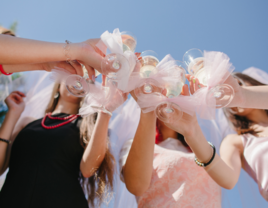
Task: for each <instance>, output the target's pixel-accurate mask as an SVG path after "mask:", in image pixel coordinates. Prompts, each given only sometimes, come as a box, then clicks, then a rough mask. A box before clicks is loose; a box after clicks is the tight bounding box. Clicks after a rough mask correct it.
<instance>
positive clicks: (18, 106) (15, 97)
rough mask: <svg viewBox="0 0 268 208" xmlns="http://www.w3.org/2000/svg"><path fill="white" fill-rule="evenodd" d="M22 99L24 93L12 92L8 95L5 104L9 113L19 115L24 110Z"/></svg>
mask: <svg viewBox="0 0 268 208" xmlns="http://www.w3.org/2000/svg"><path fill="white" fill-rule="evenodd" d="M24 97H25V94H24V93H22V92H19V91H14V92H12V93H10V95H9V96H8V97H7V98H6V99H5V103H6V104H7V106H8V108H9V110H10V111H11V112H14V113H16V114H18V115H20V114H21V113H22V112H23V110H24V108H25V103H24V100H23V98H24Z"/></svg>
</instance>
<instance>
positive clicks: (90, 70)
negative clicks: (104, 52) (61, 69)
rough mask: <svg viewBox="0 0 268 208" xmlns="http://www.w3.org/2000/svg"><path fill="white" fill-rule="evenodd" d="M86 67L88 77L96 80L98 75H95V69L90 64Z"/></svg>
mask: <svg viewBox="0 0 268 208" xmlns="http://www.w3.org/2000/svg"><path fill="white" fill-rule="evenodd" d="M85 68H86V70H87V74H88V78H89V79H90V80H92V81H93V82H95V80H96V76H95V69H94V68H93V67H91V66H89V65H85Z"/></svg>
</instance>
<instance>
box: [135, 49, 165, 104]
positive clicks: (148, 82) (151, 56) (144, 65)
mask: <svg viewBox="0 0 268 208" xmlns="http://www.w3.org/2000/svg"><path fill="white" fill-rule="evenodd" d="M140 57H141V60H140V63H141V68H140V76H141V77H142V78H144V79H143V80H142V81H141V82H140V83H139V84H138V86H137V88H136V89H135V90H134V93H135V95H136V96H137V98H138V99H141V98H142V97H143V96H144V95H146V94H151V93H161V92H162V87H161V86H160V83H159V82H157V81H156V80H155V79H152V78H150V76H151V75H153V74H156V73H157V68H156V66H157V64H158V63H159V60H158V58H157V54H156V53H155V52H154V51H151V50H148V51H143V52H142V53H141V55H140Z"/></svg>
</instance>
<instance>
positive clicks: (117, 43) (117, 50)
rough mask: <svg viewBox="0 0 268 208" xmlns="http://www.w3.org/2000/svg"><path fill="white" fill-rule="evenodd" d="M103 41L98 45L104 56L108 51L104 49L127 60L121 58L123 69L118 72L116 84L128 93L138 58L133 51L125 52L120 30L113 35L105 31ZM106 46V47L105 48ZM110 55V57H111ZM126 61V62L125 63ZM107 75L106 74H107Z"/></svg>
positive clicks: (103, 67)
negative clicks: (129, 82)
mask: <svg viewBox="0 0 268 208" xmlns="http://www.w3.org/2000/svg"><path fill="white" fill-rule="evenodd" d="M100 38H101V41H100V42H99V43H98V44H97V45H96V46H97V47H98V48H99V49H100V50H102V52H103V53H104V54H106V51H103V49H104V48H106V47H107V49H108V50H109V51H110V52H111V54H116V55H117V58H118V56H119V58H120V57H121V56H123V57H124V58H125V59H124V60H123V58H121V65H120V66H121V68H120V70H119V71H117V72H116V82H117V87H118V89H120V90H122V91H123V92H127V86H128V80H129V77H130V74H131V72H132V71H133V69H134V67H135V65H136V60H137V58H136V56H135V54H134V52H133V51H131V50H124V48H125V47H124V44H123V41H122V34H121V33H120V31H119V29H118V28H117V29H115V30H114V31H113V33H109V32H108V31H105V32H104V33H103V34H102V35H101V37H100ZM104 45H105V46H106V47H104ZM111 54H108V55H111ZM109 59H115V57H112V56H111V57H109V58H108V60H106V62H108V61H111V60H109ZM125 60H126V61H125ZM104 65H105V60H104V62H103V63H102V71H103V74H105V66H104ZM105 75H106V74H105Z"/></svg>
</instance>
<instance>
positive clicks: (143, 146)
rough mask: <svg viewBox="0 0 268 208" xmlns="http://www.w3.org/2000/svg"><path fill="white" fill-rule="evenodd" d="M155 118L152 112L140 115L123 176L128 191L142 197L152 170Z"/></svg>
mask: <svg viewBox="0 0 268 208" xmlns="http://www.w3.org/2000/svg"><path fill="white" fill-rule="evenodd" d="M155 125H156V117H155V114H154V112H150V113H147V114H144V113H141V117H140V122H139V126H138V128H137V131H136V134H135V137H134V140H133V143H132V146H131V149H130V152H129V155H128V158H127V160H126V164H125V166H124V168H123V175H124V179H125V183H126V186H127V188H128V190H129V191H130V192H131V193H132V194H134V195H137V196H139V195H142V194H143V193H144V192H145V191H146V190H147V189H148V187H149V185H150V182H151V176H152V170H153V157H154V144H155Z"/></svg>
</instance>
